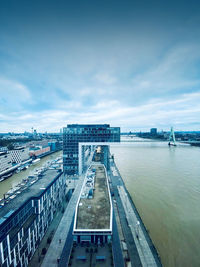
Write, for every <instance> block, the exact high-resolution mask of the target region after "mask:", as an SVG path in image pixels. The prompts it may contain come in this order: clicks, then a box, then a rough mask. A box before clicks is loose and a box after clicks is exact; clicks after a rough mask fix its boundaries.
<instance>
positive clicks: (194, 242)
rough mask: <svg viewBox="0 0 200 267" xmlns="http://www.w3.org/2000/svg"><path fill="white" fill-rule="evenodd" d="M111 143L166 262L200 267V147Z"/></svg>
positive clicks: (170, 264) (166, 264)
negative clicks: (113, 144)
mask: <svg viewBox="0 0 200 267" xmlns="http://www.w3.org/2000/svg"><path fill="white" fill-rule="evenodd" d="M129 141H130V142H123V141H122V142H121V144H119V145H115V146H112V147H111V153H113V154H114V157H115V162H116V164H117V166H118V168H119V170H120V173H121V175H122V177H123V180H124V182H125V184H126V187H127V189H128V191H129V193H130V195H131V197H132V199H133V201H134V203H135V205H136V207H137V209H138V211H139V213H140V216H141V217H142V219H143V222H144V224H145V226H146V228H147V229H148V230H149V233H150V236H151V238H152V240H153V243H154V244H155V246H156V248H157V250H158V253H159V255H160V257H161V261H162V263H163V265H164V266H167V267H168V266H170V267H174V266H176V267H177V266H181V267H182V266H187V267H188V266H192V267H196V266H198V267H199V266H200V253H199V244H200V148H199V147H192V146H189V145H180V146H179V145H178V146H177V147H168V145H167V143H166V142H134V141H133V142H131V140H130V139H129Z"/></svg>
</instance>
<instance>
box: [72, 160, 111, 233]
mask: <svg viewBox="0 0 200 267" xmlns="http://www.w3.org/2000/svg"><path fill="white" fill-rule="evenodd" d="M91 169H93V170H95V177H94V191H93V195H92V198H82V197H80V199H79V202H78V209H77V217H76V222H75V223H76V225H75V229H74V230H75V231H76V230H80V229H87V230H92V229H101V230H102V229H111V225H110V219H111V204H110V198H109V191H108V185H107V178H106V171H105V167H104V165H102V164H94V165H92V166H91ZM82 193H83V192H82V191H81V196H82Z"/></svg>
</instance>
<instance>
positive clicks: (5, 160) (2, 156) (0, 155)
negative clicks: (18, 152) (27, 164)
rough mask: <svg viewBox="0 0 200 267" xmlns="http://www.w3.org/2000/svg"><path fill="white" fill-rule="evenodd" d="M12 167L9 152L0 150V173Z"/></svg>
mask: <svg viewBox="0 0 200 267" xmlns="http://www.w3.org/2000/svg"><path fill="white" fill-rule="evenodd" d="M11 167H12V158H11V154H9V153H7V152H0V173H1V172H3V171H5V170H7V169H9V168H11Z"/></svg>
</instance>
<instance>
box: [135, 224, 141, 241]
mask: <svg viewBox="0 0 200 267" xmlns="http://www.w3.org/2000/svg"><path fill="white" fill-rule="evenodd" d="M139 227H140V222H139V221H137V223H136V237H137V239H139Z"/></svg>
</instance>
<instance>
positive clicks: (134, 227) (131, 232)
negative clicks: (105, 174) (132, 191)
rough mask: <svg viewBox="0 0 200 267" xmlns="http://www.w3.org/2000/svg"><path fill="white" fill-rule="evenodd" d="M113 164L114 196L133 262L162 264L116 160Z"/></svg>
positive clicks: (133, 263)
mask: <svg viewBox="0 0 200 267" xmlns="http://www.w3.org/2000/svg"><path fill="white" fill-rule="evenodd" d="M110 164H111V172H110V177H111V182H112V190H113V197H114V198H115V201H116V203H117V206H118V210H119V217H120V221H121V226H122V229H123V233H124V237H125V241H126V245H127V247H128V251H129V256H130V260H131V264H132V265H133V266H134V265H135V264H136V265H137V266H148V265H149V264H150V265H151V266H162V264H161V261H160V257H159V255H158V252H157V250H156V248H155V246H154V244H153V242H152V240H151V238H150V236H149V234H148V231H147V230H146V227H145V225H144V223H143V221H142V219H141V217H140V215H139V213H138V211H137V209H136V207H135V205H134V203H133V201H132V198H131V197H130V195H129V192H128V191H127V189H126V186H125V184H124V181H123V179H122V177H121V175H120V172H119V170H118V168H117V166H116V164H115V162H114V161H111V162H110Z"/></svg>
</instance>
